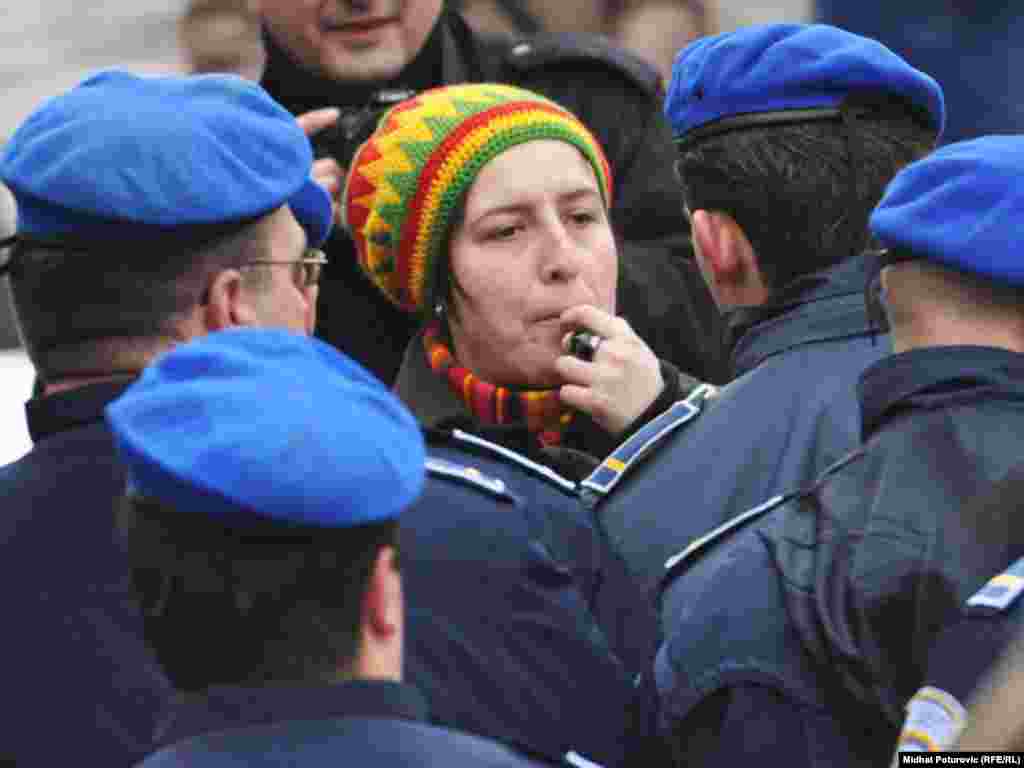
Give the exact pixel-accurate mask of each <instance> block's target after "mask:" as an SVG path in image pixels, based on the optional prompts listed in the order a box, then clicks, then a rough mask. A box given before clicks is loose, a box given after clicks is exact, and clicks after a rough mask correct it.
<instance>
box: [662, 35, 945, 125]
mask: <svg viewBox="0 0 1024 768" xmlns="http://www.w3.org/2000/svg"><path fill="white" fill-rule="evenodd" d="M872 91H874V92H882V93H886V94H890V95H894V96H900V97H902V98H904V99H906V100H907V101H909V102H910V103H911V104H915V105H917V106H919V107H921V108H922V109H923V110H925V111H926V112H927V113H928V115H930V117H931V121H932V124H933V125H934V127H935V129H936V133H937V135H941V133H942V128H943V126H944V125H945V120H946V113H945V103H944V100H943V96H942V89H941V88H940V87H939V84H938V83H936V82H935V80H933V79H932V78H931V77H929V76H928V75H926V74H925V73H924V72H921V71H919V70H917V69H914V68H913V67H912V66H910V65H909V64H908V63H907V62H906V61H904V60H903V59H902V58H900V57H899V56H897V55H896V54H895V53H893V52H892V51H890V50H889V49H888V48H886V47H885V46H884V45H882V44H881V43H879V42H876V41H874V40H870V39H868V38H866V37H860V36H859V35H854V34H852V33H850V32H845V31H843V30H841V29H837V28H836V27H829V26H826V25H823V24H816V25H807V24H769V25H764V26H754V27H745V28H742V29H739V30H737V31H735V32H729V33H726V34H721V35H716V36H713V37H706V38H702V39H700V40H697V41H696V42H694V43H692V44H691V45H689V46H687V47H686V48H684V49H683V50H682V51H681V52H680V53H679V55H678V56H677V57H676V60H675V64H674V66H673V68H672V80H671V82H670V83H669V87H668V94H667V96H666V98H665V116H666V117H667V118H668V120H669V123H671V125H672V132H673V134H674V136H675V138H676V140H677V141H679V140H680V139H683V138H684V137H685V138H686V139H687V140H693V139H695V138H696V137H698V136H707V135H714V134H716V133H722V132H725V131H726V130H729V129H731V128H733V127H737V128H738V127H741V126H742V125H745V124H746V125H749V124H750V123H752V122H754V121H753V119H752V118H751V117H747V116H752V115H755V114H756V115H758V116H759V117H758V119H757V122H760V123H762V124H763V123H767V122H776V123H782V122H797V121H799V120H812V119H820V118H821V117H826V116H829V114H828V112H823V110H832V112H833V114H835V110H837V109H838V107H839V105H840V104H841V103H842V101H843V100H844V99H845V98H846V97H848V96H850V95H852V94H855V93H860V92H865V93H866V92H872ZM808 110H810V111H808ZM741 116H742V117H741Z"/></svg>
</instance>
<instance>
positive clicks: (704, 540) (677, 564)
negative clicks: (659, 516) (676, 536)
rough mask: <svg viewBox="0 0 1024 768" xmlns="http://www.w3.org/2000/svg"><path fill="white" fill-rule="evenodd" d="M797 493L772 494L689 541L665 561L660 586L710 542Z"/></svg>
mask: <svg viewBox="0 0 1024 768" xmlns="http://www.w3.org/2000/svg"><path fill="white" fill-rule="evenodd" d="M799 495H800V494H798V493H791V494H788V495H785V496H773V497H772V498H770V499H768V501H766V502H764V503H762V504H758V505H757V506H756V507H754V508H753V509H748V510H747V511H746V512H744V513H742V514H739V515H736V517H734V518H732V519H731V520H727V521H726V522H724V523H722V524H721V525H720V526H718V527H717V528H714V529H712V530H711V531H709V532H708V533H706V534H704V535H703V536H700V537H699V538H696V539H694V540H693V541H691V542H690V543H689V544H688V545H687V546H686V547H685V548H683V550H682V551H681V552H679V553H677V554H675V555H673V556H672V557H670V558H669V559H668V560H666V561H665V575H664V576H663V577H662V580H661V588H662V589H664V588H665V587H666V586H668V584H669V583H671V582H672V581H673V580H674V579H675V578H676V577H677V576H678V575H679V574H680V573H681V572H682V571H683V570H685V569H686V568H687V567H689V565H690V563H692V562H693V560H694V559H695V558H696V557H697V555H699V554H701V553H702V552H704V551H705V550H706V549H708V548H709V547H710V546H711V545H712V544H716V543H718V542H719V541H722V540H723V539H725V538H726V537H727V536H729V535H730V534H732V533H735V532H736V531H738V530H740V529H741V528H743V527H745V526H746V525H747V523H752V522H754V521H755V520H758V519H760V518H762V517H764V516H765V515H766V514H767V513H769V512H771V511H772V510H773V509H777V508H778V507H780V506H782V505H783V504H785V503H786V502H787V501H790V500H791V499H795V498H796V497H797V496H799ZM659 591H660V590H659Z"/></svg>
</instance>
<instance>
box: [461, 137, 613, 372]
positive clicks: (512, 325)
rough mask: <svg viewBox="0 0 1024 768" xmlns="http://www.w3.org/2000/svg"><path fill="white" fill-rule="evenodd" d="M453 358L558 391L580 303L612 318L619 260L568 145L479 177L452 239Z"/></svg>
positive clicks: (508, 156) (533, 146)
mask: <svg viewBox="0 0 1024 768" xmlns="http://www.w3.org/2000/svg"><path fill="white" fill-rule="evenodd" d="M450 256H451V271H452V277H453V283H454V286H453V291H452V295H453V302H454V305H455V306H454V309H455V312H453V313H451V314H452V315H453V316H452V317H450V326H451V333H452V341H453V344H454V346H455V349H454V353H455V358H456V359H457V360H458V361H459V363H460V364H461V365H464V366H466V367H467V368H469V369H470V370H471V371H473V372H474V373H475V374H476V375H477V376H479V377H481V378H482V379H484V380H485V381H488V382H491V383H493V384H498V385H504V386H518V387H553V386H558V385H559V384H560V383H561V380H560V378H559V377H558V376H557V375H556V374H555V371H554V362H555V359H556V358H558V356H559V355H561V354H562V347H561V341H562V336H563V335H564V334H565V333H566V331H568V330H570V329H568V328H565V327H563V325H562V323H561V322H560V320H559V315H561V314H562V312H564V311H565V310H566V309H568V308H569V307H572V306H576V305H578V304H591V305H593V306H596V307H598V308H600V309H603V310H605V311H606V312H609V313H612V314H614V312H615V282H616V279H617V274H618V255H617V253H616V250H615V239H614V236H613V235H612V230H611V225H610V223H609V220H608V214H607V212H606V211H605V208H604V203H603V202H602V198H601V191H600V187H599V186H598V182H597V178H596V176H595V175H594V171H593V169H592V168H591V166H590V164H589V163H588V162H587V161H586V159H585V158H584V156H583V154H582V153H581V152H580V151H579V150H578V149H576V148H575V147H574V146H572V145H571V144H567V143H565V142H561V141H552V140H538V141H530V142H527V143H525V144H520V145H518V146H516V147H513V148H512V149H509V150H507V151H505V152H503V153H502V154H500V155H498V156H497V157H496V158H495V159H494V160H492V161H491V162H490V163H488V164H487V165H486V166H484V168H483V169H482V170H481V171H480V174H479V175H478V176H477V178H476V181H475V182H474V183H473V186H472V187H470V190H469V193H468V195H467V196H466V204H465V208H464V215H463V218H462V221H461V223H460V224H459V225H458V226H457V228H456V229H455V231H454V232H453V234H452V240H451V248H450Z"/></svg>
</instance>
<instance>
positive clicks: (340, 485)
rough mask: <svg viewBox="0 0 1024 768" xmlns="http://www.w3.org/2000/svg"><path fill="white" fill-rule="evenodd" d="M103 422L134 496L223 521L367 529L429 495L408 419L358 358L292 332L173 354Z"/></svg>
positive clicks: (217, 337) (242, 332)
mask: <svg viewBox="0 0 1024 768" xmlns="http://www.w3.org/2000/svg"><path fill="white" fill-rule="evenodd" d="M106 418H107V423H108V424H109V426H110V428H111V431H112V432H113V434H114V438H115V441H116V443H117V446H118V450H119V453H120V456H121V458H122V460H123V462H124V464H125V465H126V467H127V470H128V482H129V488H130V489H131V490H133V491H134V492H137V493H139V494H142V495H145V496H148V497H150V498H153V499H155V500H157V501H160V502H162V503H163V504H166V505H168V506H171V507H173V508H175V509H176V510H178V511H179V512H181V513H182V514H204V515H207V516H209V517H211V518H216V519H219V520H222V521H223V522H224V523H225V524H227V525H235V524H237V525H245V524H246V523H247V522H254V521H256V520H258V519H270V520H275V521H278V522H281V523H285V524H290V525H293V526H295V525H300V526H319V527H331V528H344V527H349V526H356V525H361V524H366V523H372V522H375V521H382V520H387V519H393V518H397V517H398V516H399V514H400V512H401V511H402V510H403V509H404V508H405V507H406V506H408V505H409V504H411V503H412V502H413V501H414V500H415V499H416V498H417V497H418V496H419V494H420V491H421V490H422V488H423V483H424V477H425V448H424V443H423V437H422V434H421V432H420V429H419V425H418V424H417V422H416V420H415V419H414V418H413V416H412V414H410V413H409V411H408V410H407V409H406V408H405V406H404V405H402V403H401V402H400V401H399V400H398V398H397V397H395V396H394V395H393V394H392V393H391V392H390V391H388V389H387V388H386V387H385V386H384V385H383V384H381V382H380V381H378V380H377V378H376V377H374V376H373V375H372V374H370V373H369V372H367V371H366V370H364V369H363V368H362V367H361V366H359V365H358V364H357V363H355V362H353V361H352V360H351V359H349V358H348V357H346V356H345V355H343V354H342V353H340V352H338V351H337V350H335V349H334V348H333V347H331V346H330V345H328V344H324V343H323V342H320V341H318V340H316V339H312V338H309V337H306V336H301V335H298V334H294V333H291V332H288V331H283V330H266V329H256V328H241V329H233V330H228V331H221V332H218V333H213V334H210V335H207V336H204V337H201V338H199V339H197V340H195V341H192V342H189V343H187V344H183V345H181V346H179V347H176V348H174V349H173V350H171V351H170V352H168V353H167V354H165V355H163V356H162V357H160V358H158V359H157V360H156V361H155V362H154V363H153V364H152V365H150V366H149V367H148V368H147V369H146V370H145V371H144V372H143V374H142V376H141V377H140V378H139V379H138V380H137V381H136V382H135V383H134V384H132V385H131V386H130V387H129V388H128V389H127V390H126V391H125V393H124V394H123V395H122V396H121V397H120V398H118V399H117V400H115V401H114V402H113V403H111V404H110V405H108V406H107V410H106Z"/></svg>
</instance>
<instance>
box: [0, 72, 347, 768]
mask: <svg viewBox="0 0 1024 768" xmlns="http://www.w3.org/2000/svg"><path fill="white" fill-rule="evenodd" d="M311 168H312V150H311V147H310V144H309V140H308V139H307V138H306V136H305V134H304V133H303V131H302V130H300V128H299V127H298V126H297V125H296V123H295V120H294V118H293V117H292V116H291V115H290V114H289V113H288V112H287V111H286V110H284V109H283V108H282V107H280V106H279V105H277V104H276V103H275V102H274V101H273V100H272V99H271V98H270V97H269V96H268V95H267V94H266V93H265V92H264V91H263V90H262V89H260V88H259V87H258V86H256V85H253V84H251V83H247V82H246V81H244V80H241V79H239V78H235V77H220V76H207V77H200V78H188V79H186V78H178V77H160V78H141V77H136V76H134V75H131V74H128V73H126V72H120V71H108V72H102V73H99V74H97V75H95V76H92V77H90V78H89V79H87V80H85V81H84V82H83V83H82V84H81V85H79V86H78V87H76V88H74V89H72V90H70V91H69V92H67V93H64V94H61V95H59V96H57V97H55V98H53V99H51V100H49V101H47V102H46V103H44V104H43V105H41V106H40V107H39V108H38V109H37V110H36V111H35V112H34V113H33V114H32V115H31V116H30V117H29V118H28V119H27V120H26V121H25V122H24V123H23V124H22V125H21V126H20V127H19V128H18V130H17V131H16V132H15V134H14V135H13V136H12V137H11V138H10V140H9V141H8V142H7V143H6V145H5V146H4V148H3V152H2V154H0V181H2V182H3V183H4V184H6V185H7V186H8V187H9V188H10V189H11V191H12V192H13V193H14V196H15V198H16V200H17V208H18V223H17V231H16V234H15V236H14V238H13V241H6V242H5V243H4V246H5V247H4V248H3V250H2V251H0V253H2V271H3V272H5V273H6V274H7V276H8V278H9V284H10V290H11V294H12V296H13V300H14V305H15V309H16V313H17V320H18V324H19V326H20V332H21V336H22V339H23V341H24V343H25V347H26V349H27V351H28V354H29V356H30V357H31V359H32V362H33V364H34V365H35V367H36V370H37V371H38V375H39V377H40V379H41V388H42V392H41V395H40V396H39V397H37V398H35V399H33V400H32V401H30V402H29V403H28V406H27V416H28V423H29V430H30V432H31V435H32V438H33V440H34V442H35V447H34V449H33V450H32V451H31V452H30V453H29V454H28V455H27V456H25V457H24V458H23V459H21V460H20V461H18V462H15V463H13V464H11V465H9V466H6V467H3V468H2V469H0V492H2V494H3V497H4V510H5V513H4V515H3V517H2V520H0V541H2V542H3V544H2V545H0V547H2V549H0V602H2V603H3V605H4V606H5V610H6V612H7V616H8V617H9V618H10V622H9V623H8V626H7V631H5V632H3V634H2V639H0V675H2V676H3V679H4V690H5V694H6V697H7V698H6V700H7V702H8V706H6V707H5V709H4V712H5V724H4V728H3V729H2V735H0V756H8V755H9V756H10V757H12V758H14V759H15V760H16V761H17V764H18V765H19V766H27V767H30V766H53V765H61V764H68V763H69V762H73V763H78V762H81V761H82V759H83V756H86V755H87V756H88V758H87V760H88V762H89V763H90V764H96V765H129V764H130V763H131V762H132V761H133V760H135V759H137V758H139V757H141V756H142V755H144V754H146V753H147V752H148V751H149V749H150V746H151V743H152V732H153V726H154V723H155V718H156V716H157V713H158V711H159V710H160V708H161V707H162V706H163V704H164V703H165V701H166V699H167V698H168V696H169V695H170V686H169V685H168V682H167V680H166V679H165V677H164V676H163V674H162V672H161V671H160V670H159V669H158V667H157V665H156V664H155V662H154V660H153V658H152V656H151V654H150V653H149V652H148V651H147V650H146V647H145V644H144V642H143V638H142V620H141V617H140V615H139V613H138V611H137V609H136V608H135V606H134V603H133V601H132V599H131V595H130V590H129V584H128V567H127V562H126V561H125V558H124V553H123V551H122V548H121V545H120V543H119V541H118V539H117V537H116V536H115V534H114V527H113V524H112V518H111V513H110V510H111V504H112V502H113V500H114V499H115V498H116V497H117V496H118V495H119V494H120V493H121V490H122V488H123V485H124V472H123V469H122V468H121V465H120V463H119V461H118V460H117V458H116V456H115V452H114V446H113V443H112V441H111V437H110V434H109V432H108V430H107V428H106V427H105V426H104V424H103V423H102V413H103V408H104V406H106V405H107V404H108V403H109V402H110V401H112V400H113V399H115V398H116V397H117V396H118V395H119V394H120V393H121V392H122V391H123V390H124V388H125V387H126V386H127V384H128V383H129V382H130V381H131V380H132V379H133V378H135V377H136V376H137V375H138V373H139V372H140V371H141V370H142V369H143V368H144V367H145V366H146V364H147V363H148V362H149V361H150V360H151V359H152V358H153V357H155V356H156V355H158V354H160V353H162V352H164V351H165V350H167V349H169V348H172V347H173V346H174V345H176V344H178V343H180V342H182V341H185V340H187V339H189V338H192V337H194V336H198V335H202V334H203V333H206V332H208V331H213V330H219V329H224V328H230V327H235V326H246V325H267V326H280V327H286V328H291V329H293V330H296V331H308V330H309V329H311V328H312V327H313V324H314V322H315V305H316V298H317V287H316V282H317V278H318V275H319V271H320V269H321V268H322V265H323V256H322V255H321V254H320V253H319V252H318V251H317V250H316V248H317V247H318V246H319V245H320V244H321V243H322V242H323V241H324V239H325V238H326V236H327V233H328V231H329V230H330V227H331V222H332V211H331V203H330V198H329V197H328V195H327V193H326V192H325V191H324V190H322V189H321V188H320V187H319V186H317V185H315V184H313V183H312V182H311V181H310V172H311ZM44 680H46V681H50V682H49V683H47V684H44V683H43V681H44Z"/></svg>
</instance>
